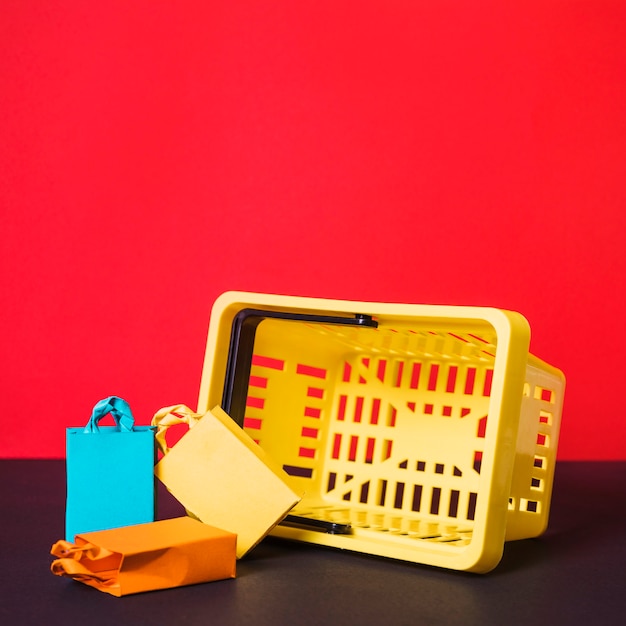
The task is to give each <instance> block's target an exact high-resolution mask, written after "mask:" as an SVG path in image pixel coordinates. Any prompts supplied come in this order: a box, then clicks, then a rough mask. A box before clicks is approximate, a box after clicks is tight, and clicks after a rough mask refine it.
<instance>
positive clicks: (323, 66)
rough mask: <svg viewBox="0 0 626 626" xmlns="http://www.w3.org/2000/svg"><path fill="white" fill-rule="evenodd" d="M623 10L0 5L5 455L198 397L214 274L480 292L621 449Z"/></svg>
mask: <svg viewBox="0 0 626 626" xmlns="http://www.w3.org/2000/svg"><path fill="white" fill-rule="evenodd" d="M625 41H626V4H625V3H623V2H621V1H615V2H609V1H606V0H590V1H588V2H584V1H574V0H571V1H547V2H546V1H545V0H541V1H533V0H523V1H521V0H520V1H519V2H486V1H480V0H478V1H476V0H467V1H446V0H444V1H441V2H432V1H430V0H410V1H403V0H391V1H390V2H378V1H376V2H373V1H369V2H363V1H355V2H348V1H345V0H332V1H327V0H318V1H316V2H306V3H303V2H288V1H286V0H285V1H284V2H277V1H275V0H263V1H258V2H254V1H239V2H227V1H226V0H224V1H219V2H204V1H200V0H198V1H191V0H188V1H178V2H174V1H171V2H170V1H157V0H151V1H148V0H145V1H136V2H131V3H128V2H125V1H117V2H107V3H88V2H83V1H82V0H75V1H71V0H60V1H57V2H52V1H46V0H43V1H35V0H30V1H27V0H4V1H3V2H2V3H1V5H0V51H1V55H2V56H1V63H0V81H1V91H0V203H1V218H0V219H1V223H0V228H1V238H0V239H1V244H0V245H1V250H2V251H1V281H2V284H1V289H2V309H1V310H2V313H1V326H0V333H1V338H0V339H1V342H2V344H1V345H2V353H3V358H2V360H1V364H0V368H1V371H0V385H1V391H2V417H3V425H2V430H1V434H0V456H4V457H30V456H41V457H60V456H63V455H64V436H65V435H64V432H65V427H66V426H77V425H81V424H83V423H85V422H86V420H87V418H88V416H89V414H90V411H91V407H92V406H93V404H95V402H96V401H97V400H99V399H100V398H102V397H105V396H107V395H110V394H117V395H121V396H123V397H125V398H126V399H127V400H128V401H129V402H130V403H131V406H132V407H133V409H134V412H135V414H136V416H137V419H138V422H139V423H148V421H149V419H150V417H151V415H152V413H153V412H154V411H155V410H156V409H158V408H160V407H161V406H164V405H167V404H172V403H176V402H184V403H187V404H191V405H195V402H196V398H197V393H198V385H199V381H200V372H201V367H202V357H203V351H204V342H205V337H206V328H207V324H208V317H209V311H210V306H211V304H212V302H213V300H214V299H215V297H216V296H217V295H218V294H219V293H221V292H222V291H225V290H228V289H244V290H252V291H266V292H273V293H287V294H295V295H313V296H320V297H331V298H346V299H364V300H380V301H391V302H393V301H408V302H420V303H422V302H428V303H445V304H475V305H492V306H497V307H502V308H509V309H514V310H518V311H520V312H522V313H523V314H525V315H526V317H527V318H528V319H529V321H530V324H531V327H532V330H533V338H532V344H531V350H532V352H533V353H535V354H537V355H538V356H541V357H542V358H544V359H545V360H547V361H548V362H550V363H552V364H554V365H556V366H558V367H560V368H561V369H563V370H564V371H565V374H566V376H567V378H568V389H567V395H566V406H565V414H564V421H563V429H562V438H561V446H560V458H565V459H572V458H581V459H583V458H584V459H600V458H606V459H608V458H626V443H625V436H626V426H625V425H624V415H625V414H624V406H625V402H624V382H623V378H624V376H623V375H624V365H623V354H624V348H625V347H626V346H625V341H624V331H623V320H624V319H625V317H626V306H625V300H624V289H623V285H622V283H623V276H624V271H625V269H626V268H625V262H624V261H625V256H626V255H625V253H624V244H625V237H624V225H625V221H626V218H625V217H624V208H625V205H624V200H625V198H626V193H625V183H624V177H625V169H626V168H625V165H626V157H625V152H624V151H625V148H626V115H625V112H626V46H625V44H624V42H625Z"/></svg>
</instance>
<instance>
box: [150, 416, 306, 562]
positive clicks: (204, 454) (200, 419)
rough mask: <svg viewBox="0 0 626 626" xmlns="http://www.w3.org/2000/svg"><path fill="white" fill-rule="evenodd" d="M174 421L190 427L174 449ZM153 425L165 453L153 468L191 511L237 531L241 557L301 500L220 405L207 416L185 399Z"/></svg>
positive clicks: (225, 527)
mask: <svg viewBox="0 0 626 626" xmlns="http://www.w3.org/2000/svg"><path fill="white" fill-rule="evenodd" d="M175 424H188V425H189V431H188V432H187V433H185V435H184V436H183V437H182V438H181V439H180V440H179V441H178V442H177V443H176V444H175V445H174V446H173V447H172V448H171V449H170V448H168V445H167V443H166V441H165V435H166V432H167V429H168V428H169V427H170V426H173V425H175ZM152 425H153V426H156V427H157V434H156V439H157V443H158V445H159V447H160V449H161V451H162V452H163V455H164V456H163V458H162V459H161V460H160V461H159V462H158V463H157V465H156V467H155V470H154V473H155V474H156V476H157V477H158V478H159V479H160V480H161V481H162V482H163V483H164V484H165V486H166V487H167V488H168V490H169V491H170V492H171V493H172V494H173V495H174V496H175V497H176V498H177V499H178V501H179V502H180V503H181V504H182V505H183V506H184V507H185V509H187V512H188V513H189V514H190V515H192V516H194V517H197V518H198V519H199V520H201V521H202V522H204V523H206V524H210V525H211V526H217V527H218V528H224V529H226V530H229V531H230V532H233V533H235V534H236V535H237V558H241V557H242V556H243V555H244V554H246V553H247V552H248V551H249V550H251V549H252V548H253V547H254V546H255V545H256V544H257V543H258V542H259V541H261V539H263V537H265V535H267V534H268V533H269V531H270V530H271V529H272V528H273V527H274V526H275V525H276V524H278V522H280V521H281V520H282V519H283V518H284V517H285V516H286V515H287V513H288V512H289V510H290V509H291V508H292V507H293V506H294V505H295V504H297V503H298V502H299V501H300V498H301V496H300V495H298V494H297V493H296V492H295V491H294V490H293V489H292V488H291V487H290V485H289V484H288V481H289V476H288V475H287V473H286V472H285V471H284V470H283V469H282V467H281V466H280V465H278V464H277V463H275V462H274V461H273V460H272V459H271V458H270V457H269V456H268V455H267V454H266V453H265V452H264V451H263V450H262V449H261V448H260V446H258V445H257V444H256V443H255V442H254V441H253V440H252V439H251V438H250V437H249V435H247V434H246V433H245V432H244V431H243V429H242V428H240V427H239V426H238V425H237V424H235V422H234V421H233V420H231V418H230V417H229V416H228V415H227V414H226V413H225V412H224V411H223V410H222V409H221V408H220V407H215V408H214V409H213V410H212V411H209V412H208V413H207V414H206V415H204V416H202V415H200V414H198V413H194V412H193V411H192V410H191V409H189V408H188V407H186V406H184V405H180V404H179V405H176V406H170V407H166V408H164V409H161V410H160V411H158V412H157V413H156V415H155V416H154V418H153V420H152Z"/></svg>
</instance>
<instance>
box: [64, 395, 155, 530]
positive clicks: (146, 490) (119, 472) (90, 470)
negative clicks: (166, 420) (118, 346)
mask: <svg viewBox="0 0 626 626" xmlns="http://www.w3.org/2000/svg"><path fill="white" fill-rule="evenodd" d="M109 413H110V414H111V415H112V416H113V419H114V420H115V426H99V425H98V422H99V421H100V420H101V419H102V418H103V417H105V416H106V415H108V414H109ZM154 431H155V428H154V427H152V426H135V420H134V418H133V414H132V412H131V410H130V407H129V406H128V404H127V403H126V402H125V401H124V400H122V399H121V398H118V397H116V396H110V397H108V398H105V399H104V400H101V401H100V402H98V404H96V406H95V407H94V409H93V412H92V415H91V418H90V419H89V422H88V423H87V426H85V427H84V428H68V429H67V434H66V453H67V461H66V468H67V502H66V510H65V537H66V539H67V540H68V541H72V542H73V541H74V537H75V535H76V534H78V533H86V532H92V531H96V530H108V529H110V528H118V527H120V526H131V525H133V524H143V523H147V522H152V521H154V509H155V501H154V485H155V478H154V463H155V461H156V456H155V455H156V447H155V440H154Z"/></svg>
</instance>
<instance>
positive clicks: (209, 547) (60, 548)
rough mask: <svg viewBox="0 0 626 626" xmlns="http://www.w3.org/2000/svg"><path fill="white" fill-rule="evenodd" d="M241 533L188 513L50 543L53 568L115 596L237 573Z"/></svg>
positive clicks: (55, 572) (59, 572)
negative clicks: (234, 532) (195, 518)
mask: <svg viewBox="0 0 626 626" xmlns="http://www.w3.org/2000/svg"><path fill="white" fill-rule="evenodd" d="M236 542H237V536H236V535H235V534H233V533H230V532H227V531H225V530H221V529H219V528H213V527H211V526H208V525H207V524H203V523H202V522H199V521H198V520H194V519H192V518H190V517H177V518H174V519H168V520H162V521H160V522H150V523H148V524H136V525H134V526H123V527H121V528H114V529H111V530H100V531H95V532H91V533H82V534H79V535H77V536H76V540H75V543H70V542H69V541H64V540H61V541H58V542H57V543H55V544H54V546H52V554H53V555H54V556H56V557H59V558H57V559H56V560H55V561H54V562H53V563H52V566H51V569H52V573H53V574H56V575H57V576H67V577H69V578H73V579H74V580H78V581H80V582H83V583H85V584H86V585H89V586H91V587H95V588H96V589H99V590H100V591H104V592H106V593H110V594H111V595H114V596H125V595H128V594H131V593H139V592H141V591H153V590H156V589H168V588H170V587H180V586H182V585H192V584H196V583H202V582H209V581H213V580H222V579H225V578H234V577H235V567H236V565H235V563H236Z"/></svg>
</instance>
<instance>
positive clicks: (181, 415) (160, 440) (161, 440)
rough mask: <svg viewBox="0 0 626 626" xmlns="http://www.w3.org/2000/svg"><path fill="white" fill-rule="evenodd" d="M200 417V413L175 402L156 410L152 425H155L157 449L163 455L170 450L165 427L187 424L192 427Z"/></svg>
mask: <svg viewBox="0 0 626 626" xmlns="http://www.w3.org/2000/svg"><path fill="white" fill-rule="evenodd" d="M201 417H202V415H200V413H196V412H195V411H192V410H191V409H190V408H189V407H188V406H186V405H185V404H175V405H173V406H167V407H165V408H163V409H160V410H159V411H157V412H156V413H155V414H154V417H153V418H152V426H156V427H157V431H156V435H155V438H156V442H157V445H158V446H159V450H160V451H161V452H162V453H163V454H164V455H165V454H167V453H168V452H169V451H170V449H169V447H168V445H167V441H166V440H165V435H166V433H167V429H168V428H169V427H170V426H176V425H177V424H187V426H189V428H193V427H194V426H195V425H196V424H197V423H198V421H199V420H200V418H201Z"/></svg>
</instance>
